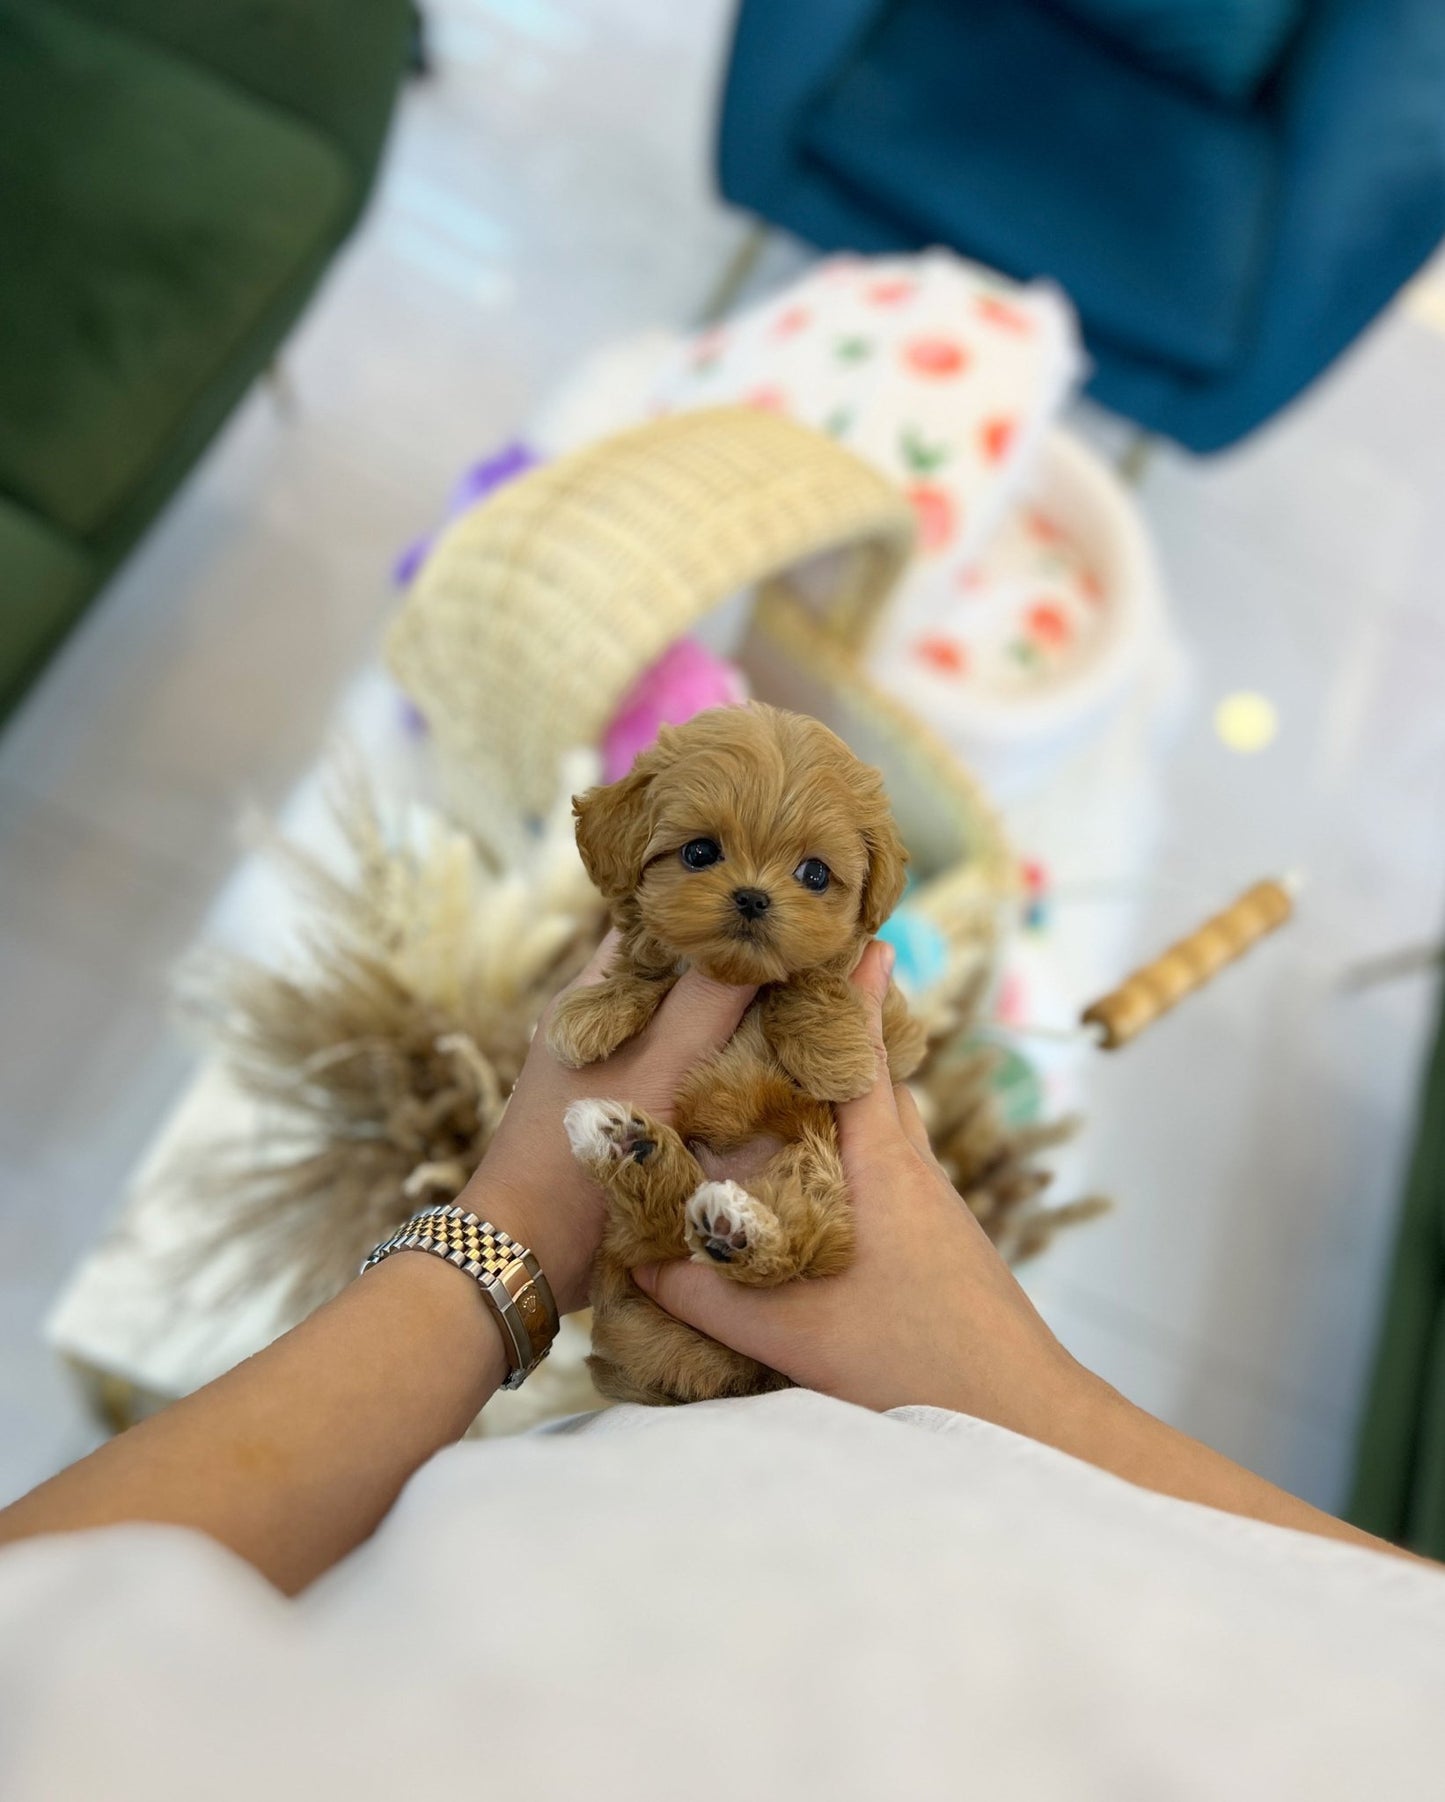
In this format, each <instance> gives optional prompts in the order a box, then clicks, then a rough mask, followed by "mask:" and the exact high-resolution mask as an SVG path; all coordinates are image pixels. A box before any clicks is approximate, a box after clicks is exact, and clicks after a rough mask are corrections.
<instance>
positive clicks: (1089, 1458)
mask: <svg viewBox="0 0 1445 1802" xmlns="http://www.w3.org/2000/svg"><path fill="white" fill-rule="evenodd" d="M1074 1371H1075V1372H1076V1373H1077V1375H1076V1376H1071V1377H1070V1379H1069V1380H1068V1382H1067V1386H1066V1390H1065V1391H1061V1395H1060V1405H1059V1407H1058V1408H1057V1409H1056V1410H1055V1412H1054V1415H1053V1424H1052V1426H1051V1428H1050V1429H1049V1430H1048V1431H1047V1432H1044V1433H1040V1434H1039V1435H1038V1436H1039V1437H1040V1438H1045V1439H1046V1440H1047V1442H1048V1443H1049V1444H1051V1445H1054V1446H1056V1447H1057V1448H1058V1449H1059V1450H1060V1451H1064V1452H1069V1453H1071V1454H1072V1455H1073V1456H1074V1457H1076V1458H1081V1459H1083V1460H1084V1462H1085V1463H1088V1464H1093V1465H1095V1466H1096V1467H1097V1468H1098V1469H1100V1470H1106V1471H1109V1472H1111V1473H1112V1474H1113V1475H1114V1476H1117V1477H1123V1478H1124V1479H1125V1480H1126V1481H1127V1482H1130V1483H1134V1484H1136V1485H1137V1486H1138V1487H1139V1488H1141V1489H1152V1490H1155V1491H1156V1492H1157V1493H1158V1494H1160V1495H1169V1496H1174V1497H1176V1498H1177V1499H1178V1500H1180V1501H1186V1502H1198V1503H1200V1504H1201V1505H1202V1506H1204V1507H1206V1508H1216V1509H1218V1510H1220V1511H1221V1512H1222V1513H1225V1514H1242V1515H1245V1516H1247V1517H1248V1518H1249V1519H1251V1520H1259V1521H1264V1522H1266V1523H1267V1524H1269V1525H1270V1526H1276V1527H1292V1528H1294V1529H1295V1531H1296V1532H1300V1533H1315V1534H1318V1535H1320V1536H1321V1537H1322V1538H1326V1539H1340V1540H1344V1541H1346V1542H1347V1543H1349V1544H1351V1545H1358V1546H1364V1547H1367V1548H1368V1549H1369V1550H1370V1551H1374V1552H1393V1553H1394V1554H1395V1555H1396V1556H1397V1557H1402V1558H1409V1557H1413V1556H1414V1554H1413V1553H1410V1552H1405V1551H1402V1550H1401V1548H1400V1547H1399V1546H1393V1545H1391V1544H1390V1543H1389V1542H1388V1541H1387V1540H1384V1539H1376V1538H1375V1537H1374V1535H1373V1534H1370V1533H1364V1532H1361V1531H1360V1529H1359V1528H1358V1527H1352V1526H1349V1525H1348V1524H1347V1523H1346V1522H1345V1521H1342V1520H1336V1519H1335V1517H1334V1516H1333V1515H1332V1514H1326V1513H1324V1512H1323V1511H1322V1510H1321V1509H1319V1508H1312V1507H1311V1506H1310V1504H1309V1503H1308V1502H1302V1501H1300V1499H1299V1498H1298V1496H1293V1495H1290V1494H1289V1493H1288V1492H1287V1491H1286V1490H1283V1489H1277V1488H1276V1487H1275V1486H1274V1484H1273V1483H1268V1482H1266V1481H1265V1479H1264V1478H1263V1477H1258V1476H1256V1475H1255V1474H1254V1472H1253V1471H1249V1470H1245V1469H1244V1468H1243V1466H1241V1465H1238V1464H1235V1463H1233V1462H1232V1461H1231V1460H1230V1459H1228V1458H1226V1457H1225V1456H1224V1455H1223V1454H1222V1453H1221V1452H1216V1451H1213V1450H1211V1448H1210V1447H1209V1446H1207V1445H1202V1444H1201V1443H1200V1442H1199V1441H1198V1440H1197V1439H1191V1438H1190V1437H1189V1436H1188V1434H1186V1433H1181V1432H1179V1431H1178V1430H1177V1429H1176V1428H1174V1427H1171V1426H1166V1425H1165V1423H1164V1422H1163V1421H1162V1420H1158V1419H1156V1418H1155V1416H1154V1415H1152V1414H1146V1413H1145V1412H1144V1410H1143V1409H1142V1408H1136V1407H1135V1406H1134V1404H1133V1403H1132V1402H1130V1401H1127V1400H1126V1399H1125V1398H1124V1397H1123V1396H1122V1395H1120V1394H1119V1392H1118V1391H1117V1390H1116V1389H1113V1388H1111V1387H1110V1386H1109V1384H1107V1383H1106V1382H1104V1380H1103V1379H1102V1378H1101V1377H1097V1376H1095V1375H1094V1374H1093V1373H1092V1372H1091V1371H1086V1370H1083V1369H1082V1368H1081V1367H1080V1366H1078V1365H1075V1366H1074Z"/></svg>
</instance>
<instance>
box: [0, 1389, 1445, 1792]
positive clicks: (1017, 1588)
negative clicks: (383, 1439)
mask: <svg viewBox="0 0 1445 1802" xmlns="http://www.w3.org/2000/svg"><path fill="white" fill-rule="evenodd" d="M1442 1696H1445V1574H1436V1573H1435V1572H1434V1571H1433V1570H1430V1569H1427V1568H1425V1567H1416V1566H1412V1565H1410V1564H1406V1563H1404V1562H1401V1561H1397V1560H1394V1559H1390V1558H1386V1557H1383V1556H1380V1555H1377V1554H1374V1553H1370V1552H1365V1551H1356V1550H1354V1549H1352V1548H1349V1547H1345V1546H1340V1545H1337V1544H1333V1543H1329V1542H1326V1541H1322V1540H1317V1539H1311V1538H1306V1537H1304V1536H1302V1535H1298V1534H1294V1533H1289V1532H1285V1531H1282V1530H1279V1529H1275V1528H1270V1527H1264V1526H1259V1525H1256V1524H1254V1523H1251V1522H1247V1521H1240V1520H1236V1519H1233V1518H1231V1517H1228V1516H1224V1515H1219V1514H1214V1513H1211V1512H1209V1511H1208V1510H1205V1509H1202V1508H1196V1507H1192V1506H1189V1505H1187V1504H1183V1503H1178V1502H1171V1501H1167V1500H1164V1499H1162V1498H1159V1497H1156V1496H1151V1495H1148V1494H1145V1493H1143V1492H1142V1491H1139V1490H1136V1489H1133V1488H1131V1487H1129V1486H1128V1485H1126V1484H1124V1483H1121V1482H1118V1481H1116V1480H1115V1479H1113V1478H1111V1477H1107V1476H1104V1475H1101V1474H1100V1473H1098V1472H1096V1471H1094V1470H1092V1469H1090V1468H1088V1467H1087V1466H1085V1465H1082V1464H1078V1463H1076V1462H1074V1461H1073V1460H1071V1459H1069V1458H1066V1457H1063V1456H1061V1455H1059V1454H1057V1453H1054V1452H1051V1451H1048V1450H1045V1449H1042V1448H1040V1447H1038V1446H1036V1445H1034V1444H1032V1443H1030V1442H1029V1441H1026V1440H1022V1439H1018V1438H1015V1437H1014V1436H1012V1435H1011V1434H1009V1433H1006V1432H1002V1431H1000V1430H999V1429H997V1428H994V1427H990V1426H986V1425H982V1424H980V1423H978V1422H975V1421H970V1420H966V1419H963V1418H961V1417H958V1416H953V1415H947V1414H942V1413H939V1412H937V1411H935V1410H931V1409H904V1410H901V1411H899V1412H898V1413H895V1414H894V1415H893V1416H891V1417H877V1416H874V1415H871V1414H867V1413H864V1412H862V1411H860V1410H858V1409H855V1408H850V1407H847V1406H845V1405H843V1404H842V1403H838V1402H832V1401H827V1400H824V1399H822V1398H820V1397H818V1396H813V1395H808V1394H804V1393H801V1392H796V1391H794V1392H787V1393H783V1394H780V1395H774V1396H769V1397H766V1398H761V1399H757V1400H750V1401H742V1402H717V1403H708V1404H704V1405H701V1406H697V1407H692V1408H686V1409H677V1410H673V1411H668V1412H651V1411H648V1410H642V1409H636V1408H618V1409H615V1410H613V1411H612V1412H611V1413H609V1414H606V1415H601V1416H589V1417H585V1418H583V1419H581V1420H579V1421H576V1422H573V1423H565V1424H564V1426H563V1427H562V1428H561V1429H560V1430H554V1431H552V1432H550V1433H545V1434H534V1435H529V1436H527V1437H524V1438H520V1439H513V1440H499V1441H495V1442H484V1443H482V1444H478V1445H468V1446H462V1447H458V1448H456V1449H455V1450H452V1451H450V1452H447V1453H445V1454H443V1455H442V1456H441V1457H439V1458H437V1459H435V1460H434V1461H433V1462H432V1463H431V1464H430V1465H429V1466H428V1467H427V1468H426V1469H425V1470H424V1471H422V1472H421V1473H420V1474H419V1475H418V1476H417V1477H416V1479H415V1480H414V1481H413V1482H412V1484H411V1485H410V1487H409V1488H408V1490H407V1491H406V1493H405V1495H404V1496H403V1497H402V1499H401V1502H400V1503H399V1505H398V1506H397V1508H396V1509H395V1510H394V1512H393V1513H392V1515H391V1516H390V1518H389V1519H388V1520H387V1521H386V1522H385V1524H384V1525H383V1526H382V1528H381V1530H380V1531H379V1532H378V1533H377V1535H376V1537H375V1538H374V1539H373V1540H372V1541H371V1543H370V1544H369V1545H367V1546H365V1547H363V1548H362V1549H361V1550H360V1551H358V1552H357V1553H355V1554H354V1555H353V1556H352V1557H351V1558H350V1559H348V1560H347V1561H346V1563H345V1564H344V1565H342V1566H341V1567H339V1568H338V1569H337V1570H335V1571H334V1572H332V1573H331V1575H330V1576H329V1577H327V1578H325V1579H324V1580H323V1581H322V1582H321V1583H319V1584H318V1585H316V1586H315V1587H314V1588H313V1589H312V1590H311V1591H310V1592H309V1593H308V1594H307V1595H306V1596H305V1597H303V1598H302V1599H301V1600H300V1601H298V1602H286V1601H283V1600H281V1599H280V1598H279V1597H278V1596H277V1595H276V1594H275V1593H274V1592H273V1591H272V1590H270V1589H269V1588H268V1587H267V1585H266V1584H265V1583H264V1582H263V1581H262V1580H261V1579H260V1578H259V1577H257V1576H255V1575H254V1574H253V1573H252V1572H251V1571H250V1570H249V1569H248V1568H247V1567H246V1566H244V1565H242V1564H240V1563H239V1562H237V1561H236V1560H234V1559H233V1558H231V1557H230V1556H229V1555H228V1554H226V1553H224V1552H222V1551H221V1550H219V1549H218V1548H217V1547H215V1546H214V1545H212V1544H210V1543H209V1542H207V1541H205V1540H203V1539H201V1538H199V1537H196V1536H194V1535H191V1534H187V1533H182V1532H178V1531H174V1530H169V1529H162V1528H155V1527H128V1528H112V1529H109V1530H107V1531H104V1532H100V1533H94V1534H89V1535H80V1536H72V1537H68V1538H55V1539H51V1540H43V1541H38V1542H35V1543H32V1544H29V1545H24V1546H20V1547H16V1548H14V1549H12V1550H10V1551H8V1552H6V1553H4V1554H0V1794H3V1795H4V1796H5V1797H6V1798H7V1799H8V1802H70V1799H71V1798H76V1799H81V1798H84V1799H85V1802H93V1799H96V1798H101V1797H104V1798H106V1802H126V1799H128V1798H136V1799H137V1802H139V1799H140V1798H144V1799H145V1802H168V1799H170V1798H176V1799H181V1798H184V1799H185V1802H194V1799H195V1798H197V1797H201V1796H204V1797H206V1798H207V1802H228V1799H230V1798H241V1797H245V1798H248V1799H253V1802H255V1799H264V1802H289V1799H290V1798H293V1797H294V1798H303V1797H304V1798H307V1799H308V1802H311V1799H313V1798H317V1797H327V1798H333V1797H334V1798H346V1802H370V1799H372V1798H375V1799H378V1802H380V1799H381V1798H386V1799H387V1802H394V1799H395V1798H398V1797H406V1798H408V1799H416V1802H429V1799H431V1798H441V1797H452V1796H469V1797H482V1798H493V1797H494V1798H497V1799H498V1802H502V1799H503V1798H505V1799H507V1802H512V1799H515V1798H526V1799H527V1802H546V1799H549V1798H562V1797H577V1798H581V1797H596V1798H599V1799H601V1802H607V1799H610V1798H618V1799H619V1802H620V1799H621V1798H627V1799H628V1802H649V1799H651V1798H657V1799H658V1802H661V1799H663V1798H666V1799H667V1802H676V1799H677V1798H687V1802H712V1799H714V1798H742V1797H747V1798H772V1797H788V1798H797V1799H798V1802H819V1799H821V1798H825V1797H826V1798H829V1799H834V1798H844V1799H849V1798H859V1799H860V1802H861V1799H863V1798H867V1799H868V1802H892V1799H893V1798H900V1797H905V1796H906V1797H909V1798H921V1799H929V1798H934V1797H937V1798H945V1797H946V1798H949V1799H950V1802H956V1799H957V1798H959V1797H962V1796H979V1797H987V1798H989V1802H1010V1799H1013V1798H1017V1799H1019V1802H1024V1799H1027V1802H1049V1799H1051V1798H1060V1799H1065V1798H1066V1799H1067V1802H1087V1799H1089V1798H1095V1797H1097V1798H1099V1799H1100V1802H1130V1799H1132V1798H1138V1799H1140V1802H1159V1799H1160V1798H1170V1799H1171V1802H1176V1799H1181V1798H1186V1799H1187V1798H1209V1799H1210V1802H1217V1799H1218V1798H1222V1797H1228V1798H1230V1799H1231V1802H1241V1799H1245V1798H1253V1797H1259V1798H1268V1799H1269V1802H1286V1799H1288V1798H1295V1797H1298V1798H1301V1799H1302V1802H1303V1799H1306V1798H1307V1799H1308V1802H1330V1799H1331V1798H1338V1799H1339V1802H1346V1799H1348V1802H1356V1799H1357V1798H1359V1797H1362V1796H1367V1795H1368V1796H1380V1797H1390V1798H1405V1797H1424V1796H1433V1795H1438V1794H1440V1785H1441V1780H1442V1773H1445V1709H1442V1707H1441V1697H1442Z"/></svg>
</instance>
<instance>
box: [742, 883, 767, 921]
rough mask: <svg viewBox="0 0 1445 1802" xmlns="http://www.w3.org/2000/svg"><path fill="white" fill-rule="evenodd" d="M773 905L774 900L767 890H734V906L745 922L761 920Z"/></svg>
mask: <svg viewBox="0 0 1445 1802" xmlns="http://www.w3.org/2000/svg"><path fill="white" fill-rule="evenodd" d="M772 904H773V898H772V896H771V895H770V894H768V892H767V890H766V889H760V888H735V889H734V890H733V906H734V907H735V908H736V909H737V910H738V912H739V913H740V914H741V915H742V916H743V918H744V919H745V920H760V919H762V917H763V915H764V914H765V913H766V912H767V911H768V909H769V908H770V907H771V906H772Z"/></svg>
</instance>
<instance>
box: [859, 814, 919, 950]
mask: <svg viewBox="0 0 1445 1802" xmlns="http://www.w3.org/2000/svg"><path fill="white" fill-rule="evenodd" d="M863 843H864V845H865V847H866V848H867V851H868V874H867V876H866V877H865V878H864V880H863V905H862V910H861V916H862V926H863V930H864V931H865V932H866V933H869V934H870V935H871V934H872V933H875V932H877V930H878V928H879V927H880V926H881V925H882V924H883V922H884V921H885V920H886V919H887V918H888V916H889V914H891V913H892V912H893V910H894V908H895V907H897V905H898V903H899V902H900V901H901V900H902V899H903V885H904V883H905V882H906V881H907V871H908V853H907V851H905V850H904V848H903V840H902V839H901V838H900V837H899V836H898V828H897V827H896V826H895V825H894V824H893V816H892V814H891V813H889V812H887V810H886V809H885V810H884V812H883V814H882V815H881V817H880V818H879V819H877V820H874V821H873V822H872V823H871V824H870V825H869V826H868V827H867V829H866V830H865V831H864V833H863Z"/></svg>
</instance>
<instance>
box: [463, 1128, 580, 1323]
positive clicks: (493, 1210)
mask: <svg viewBox="0 0 1445 1802" xmlns="http://www.w3.org/2000/svg"><path fill="white" fill-rule="evenodd" d="M457 1206H458V1207H463V1208H466V1209H467V1210H468V1212H469V1213H473V1214H475V1215H477V1216H478V1218H479V1219H482V1220H485V1221H487V1222H488V1224H489V1225H491V1226H499V1227H501V1229H502V1230H503V1232H506V1233H510V1234H511V1236H512V1237H513V1238H514V1239H515V1240H516V1241H517V1242H518V1244H520V1245H525V1246H526V1247H527V1249H528V1250H529V1251H530V1252H531V1253H532V1255H533V1256H534V1257H535V1258H536V1260H537V1262H538V1263H539V1264H540V1265H541V1266H542V1270H543V1273H544V1275H545V1276H546V1278H547V1281H548V1282H549V1283H550V1284H551V1287H552V1293H553V1295H555V1296H556V1298H557V1308H558V1312H559V1313H562V1314H570V1313H572V1312H573V1311H574V1310H575V1309H577V1308H581V1307H585V1306H586V1302H587V1291H588V1286H589V1283H590V1280H591V1269H592V1247H591V1246H590V1245H584V1244H583V1243H582V1240H583V1235H582V1234H581V1233H580V1232H579V1231H578V1229H577V1226H576V1223H575V1222H574V1221H573V1220H572V1219H571V1218H569V1215H568V1212H567V1210H566V1209H565V1208H564V1207H563V1206H560V1205H558V1204H556V1203H555V1202H548V1201H544V1200H542V1199H541V1198H539V1197H538V1196H537V1195H535V1194H534V1193H532V1192H530V1191H528V1190H526V1189H524V1188H521V1187H519V1186H518V1185H517V1184H516V1183H513V1182H511V1181H508V1180H505V1179H503V1178H500V1177H498V1176H496V1175H494V1174H493V1173H492V1172H490V1171H488V1169H487V1166H486V1164H485V1162H483V1163H482V1165H481V1166H480V1167H479V1168H478V1169H477V1171H476V1173H475V1174H474V1175H473V1177H472V1179H471V1181H470V1182H469V1183H468V1184H467V1186H466V1188H465V1189H463V1190H462V1192H461V1194H460V1195H458V1197H457Z"/></svg>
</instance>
